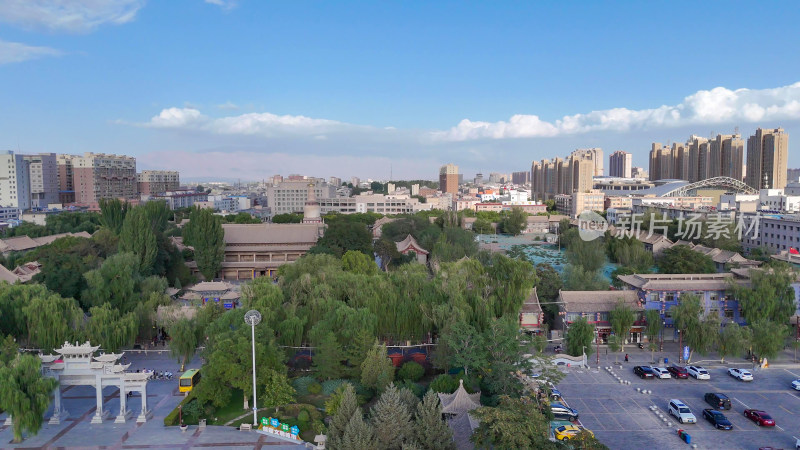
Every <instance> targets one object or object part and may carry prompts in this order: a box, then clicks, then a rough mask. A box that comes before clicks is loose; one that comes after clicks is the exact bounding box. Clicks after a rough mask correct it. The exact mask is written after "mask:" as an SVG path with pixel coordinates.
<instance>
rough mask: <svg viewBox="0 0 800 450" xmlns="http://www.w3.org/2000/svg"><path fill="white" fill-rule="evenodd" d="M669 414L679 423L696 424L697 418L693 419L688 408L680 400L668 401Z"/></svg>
mask: <svg viewBox="0 0 800 450" xmlns="http://www.w3.org/2000/svg"><path fill="white" fill-rule="evenodd" d="M669 413H670V414H671V415H673V416H675V418H676V419H678V422H680V423H697V417H695V416H694V414H692V411H691V410H690V409H689V407H688V406H686V404H685V403H683V402H682V401H680V400H677V399H672V400H670V401H669Z"/></svg>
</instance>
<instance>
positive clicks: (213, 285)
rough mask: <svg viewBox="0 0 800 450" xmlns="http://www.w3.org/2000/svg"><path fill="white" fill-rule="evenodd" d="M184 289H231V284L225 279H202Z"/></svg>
mask: <svg viewBox="0 0 800 450" xmlns="http://www.w3.org/2000/svg"><path fill="white" fill-rule="evenodd" d="M186 289H188V290H190V291H192V292H222V291H229V290H231V289H233V285H232V284H230V283H228V282H225V281H203V282H201V283H197V284H195V285H194V286H189V287H188V288H186Z"/></svg>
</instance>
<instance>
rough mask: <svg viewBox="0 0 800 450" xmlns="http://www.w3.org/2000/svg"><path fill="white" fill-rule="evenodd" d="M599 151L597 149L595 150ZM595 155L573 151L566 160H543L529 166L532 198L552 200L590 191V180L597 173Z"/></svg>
mask: <svg viewBox="0 0 800 450" xmlns="http://www.w3.org/2000/svg"><path fill="white" fill-rule="evenodd" d="M597 150H599V149H597ZM595 154H597V153H591V152H586V151H575V152H573V153H572V154H571V155H570V156H569V158H567V159H566V160H564V159H561V158H553V159H545V160H542V161H541V162H539V161H534V162H533V163H532V164H531V186H532V191H533V192H532V193H533V196H534V198H536V199H537V200H539V201H544V200H547V199H552V198H554V197H555V196H556V195H558V194H568V195H571V194H572V193H574V192H587V191H589V190H591V189H592V179H593V177H594V174H595V173H596V171H597V165H596V162H595V161H594V159H593V157H594V155H595Z"/></svg>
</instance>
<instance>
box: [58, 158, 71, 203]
mask: <svg viewBox="0 0 800 450" xmlns="http://www.w3.org/2000/svg"><path fill="white" fill-rule="evenodd" d="M74 158H76V156H75V155H56V164H57V165H58V201H59V203H73V202H75V185H74V184H73V181H74V178H73V166H72V160H73V159H74Z"/></svg>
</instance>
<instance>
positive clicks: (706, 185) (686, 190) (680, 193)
mask: <svg viewBox="0 0 800 450" xmlns="http://www.w3.org/2000/svg"><path fill="white" fill-rule="evenodd" d="M698 189H725V190H726V191H732V192H736V193H738V194H758V191H757V190H756V189H754V188H752V187H750V186H748V185H746V184H744V183H743V182H742V181H740V180H737V179H735V178H730V177H713V178H706V179H705V180H700V181H696V182H694V183H688V184H684V185H683V186H680V187H677V188H676V189H673V190H671V191H669V192H667V193H665V194H663V197H687V196H691V195H695V194H696V193H697V190H698Z"/></svg>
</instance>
